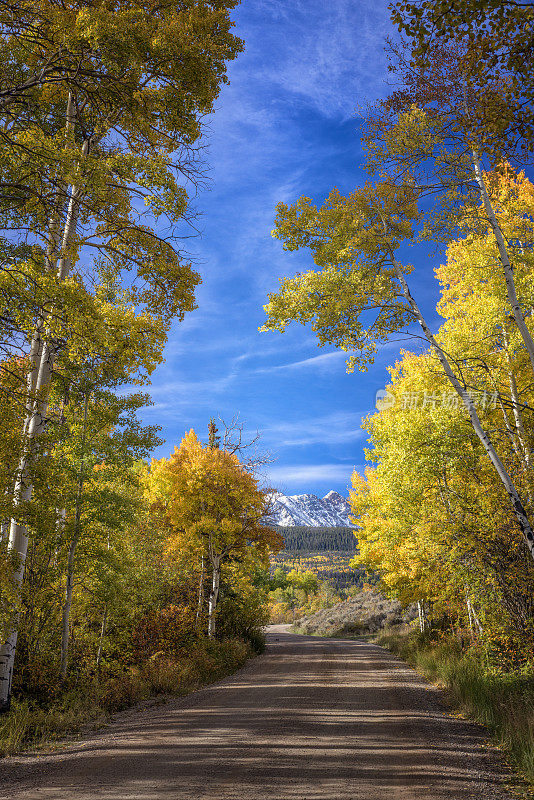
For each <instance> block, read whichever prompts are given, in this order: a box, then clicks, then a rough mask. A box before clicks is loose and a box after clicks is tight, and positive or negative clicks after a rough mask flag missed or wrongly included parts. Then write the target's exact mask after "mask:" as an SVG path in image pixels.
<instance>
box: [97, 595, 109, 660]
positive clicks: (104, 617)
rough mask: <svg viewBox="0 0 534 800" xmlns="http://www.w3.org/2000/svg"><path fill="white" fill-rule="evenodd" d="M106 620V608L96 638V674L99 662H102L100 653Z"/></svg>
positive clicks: (102, 646)
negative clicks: (98, 634)
mask: <svg viewBox="0 0 534 800" xmlns="http://www.w3.org/2000/svg"><path fill="white" fill-rule="evenodd" d="M107 619H108V610H107V608H106V610H105V611H104V614H103V616H102V625H101V626H100V636H99V637H98V650H97V652H96V669H97V672H98V669H99V667H100V661H101V660H102V651H103V649H104V636H105V633H106V623H107Z"/></svg>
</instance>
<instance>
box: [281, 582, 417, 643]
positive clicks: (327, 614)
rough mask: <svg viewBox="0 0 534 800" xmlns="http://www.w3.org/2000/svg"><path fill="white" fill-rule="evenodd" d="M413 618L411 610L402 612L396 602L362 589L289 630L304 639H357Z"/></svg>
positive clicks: (374, 591)
mask: <svg viewBox="0 0 534 800" xmlns="http://www.w3.org/2000/svg"><path fill="white" fill-rule="evenodd" d="M416 616H417V610H416V608H415V606H409V607H408V608H406V609H403V608H402V606H401V604H400V603H399V602H398V600H390V599H389V598H387V597H385V596H384V595H383V594H381V593H380V592H379V591H378V590H377V589H365V590H362V591H360V592H358V593H357V594H356V595H354V596H353V597H350V598H349V599H348V600H344V601H343V602H342V603H338V604H337V605H335V606H332V607H331V608H323V609H321V610H320V611H317V612H315V614H310V615H309V616H307V617H302V618H301V619H298V620H296V622H295V623H294V626H293V627H294V629H295V630H296V631H298V632H299V633H304V634H307V635H308V636H309V635H315V636H357V635H358V634H365V633H376V632H377V631H379V630H380V629H381V628H384V627H386V626H388V625H400V624H402V623H405V624H407V623H410V622H412V621H413V620H414V619H415V618H416Z"/></svg>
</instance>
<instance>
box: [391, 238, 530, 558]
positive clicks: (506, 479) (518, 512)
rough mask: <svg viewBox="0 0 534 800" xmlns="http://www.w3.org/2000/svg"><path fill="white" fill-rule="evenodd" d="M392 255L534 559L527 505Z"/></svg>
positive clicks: (407, 296)
mask: <svg viewBox="0 0 534 800" xmlns="http://www.w3.org/2000/svg"><path fill="white" fill-rule="evenodd" d="M390 255H391V260H392V264H393V267H394V269H395V273H396V275H397V279H398V281H399V283H400V285H401V289H402V294H403V296H404V298H405V299H406V301H407V302H408V304H409V306H410V308H411V310H412V312H413V314H414V316H415V318H416V319H417V321H418V322H419V325H420V327H421V329H422V331H423V333H424V335H425V338H426V340H427V341H428V343H429V344H430V346H431V347H432V349H433V350H434V352H435V353H436V355H437V357H438V359H439V361H440V363H441V365H442V367H443V370H444V372H445V375H446V376H447V378H448V380H449V381H450V383H451V384H452V386H453V387H454V389H455V391H456V392H457V394H458V395H459V396H460V398H461V400H462V403H463V404H464V406H465V408H466V409H467V413H468V414H469V419H470V421H471V425H472V427H473V430H474V431H475V433H476V435H477V436H478V438H479V440H480V442H481V444H482V446H483V448H484V450H485V451H486V453H487V454H488V456H489V458H490V460H491V463H492V464H493V466H494V468H495V471H496V473H497V475H498V476H499V479H500V481H501V483H502V484H503V486H504V488H505V489H506V492H507V494H508V497H509V498H510V503H511V505H512V508H513V511H514V514H515V516H516V519H517V521H518V523H519V527H520V528H521V531H522V533H523V536H524V539H525V542H526V544H527V547H528V549H529V551H530V554H531V556H532V558H534V533H533V531H532V527H531V525H530V521H529V519H528V516H527V513H526V511H525V508H524V506H523V502H522V500H521V497H520V495H519V492H518V491H517V489H516V488H515V486H514V484H513V481H512V479H511V478H510V476H509V475H508V472H507V471H506V468H505V466H504V464H503V463H502V461H501V459H500V458H499V456H498V454H497V451H496V450H495V447H494V445H493V442H492V441H491V439H490V437H489V436H488V434H487V433H486V431H485V430H484V428H483V426H482V423H481V421H480V418H479V416H478V414H477V411H476V408H475V404H474V403H473V400H472V398H471V396H470V395H469V393H468V392H467V390H466V389H464V387H463V386H462V384H461V383H460V381H459V380H458V378H457V377H456V375H455V374H454V372H453V369H452V367H451V365H450V363H449V360H448V358H447V356H446V355H445V353H444V351H443V350H442V348H441V347H440V346H439V344H438V342H437V341H436V339H435V337H434V335H433V333H432V332H431V330H430V328H429V326H428V325H427V323H426V320H425V318H424V317H423V314H422V312H421V310H420V308H419V306H418V305H417V303H416V302H415V300H414V298H413V297H412V294H411V292H410V289H409V287H408V283H407V281H406V278H405V276H404V273H403V271H402V267H401V264H400V263H399V261H397V259H396V258H395V256H394V254H393V253H392V252H391V253H390Z"/></svg>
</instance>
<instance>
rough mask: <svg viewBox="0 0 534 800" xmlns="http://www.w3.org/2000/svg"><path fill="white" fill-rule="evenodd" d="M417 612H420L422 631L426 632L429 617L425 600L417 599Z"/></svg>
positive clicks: (420, 628)
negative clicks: (427, 616) (427, 617)
mask: <svg viewBox="0 0 534 800" xmlns="http://www.w3.org/2000/svg"><path fill="white" fill-rule="evenodd" d="M417 612H418V614H419V630H420V631H421V633H424V632H425V631H426V629H427V619H426V611H425V601H424V600H418V601H417Z"/></svg>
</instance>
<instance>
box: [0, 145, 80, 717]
mask: <svg viewBox="0 0 534 800" xmlns="http://www.w3.org/2000/svg"><path fill="white" fill-rule="evenodd" d="M88 152H89V140H86V141H85V142H84V144H83V147H82V158H84V157H85V156H87V153H88ZM80 198H81V189H80V187H79V186H71V191H70V200H69V206H68V211H67V217H66V220H65V224H64V228H63V237H62V242H61V257H60V258H59V262H58V270H57V277H58V280H59V281H64V280H65V278H66V277H67V276H68V270H69V268H70V263H71V260H70V257H69V255H68V251H69V248H70V246H71V243H72V240H73V237H74V234H75V232H76V227H77V223H78V214H79V205H80ZM43 325H44V321H42V320H40V321H39V322H38V325H37V328H36V332H35V333H34V337H33V340H32V348H31V350H32V353H31V355H33V361H32V366H31V368H30V376H29V386H30V387H31V388H33V392H32V394H33V395H34V397H35V400H34V401H33V402H32V401H31V398H30V407H29V409H28V412H27V414H26V417H25V420H24V425H23V429H22V430H23V440H24V441H23V451H22V455H21V459H20V462H19V467H18V471H17V477H16V480H15V486H14V491H13V508H14V510H15V513H16V510H17V508H19V507H20V506H21V505H22V504H24V503H27V502H28V501H29V500H30V499H31V496H32V491H33V486H32V482H31V478H30V463H31V459H32V456H33V451H34V443H35V441H36V440H37V439H38V437H39V436H40V434H41V432H42V431H43V430H44V427H45V425H46V414H47V411H48V401H47V393H48V392H47V390H48V388H49V386H50V381H51V377H52V370H53V362H54V356H55V352H54V348H53V347H52V346H51V343H50V342H48V341H47V342H45V343H44V344H43V343H42V326H43ZM8 550H9V551H10V552H11V553H14V554H15V556H16V558H17V560H18V564H17V567H16V569H15V571H14V573H13V576H12V578H13V582H14V584H15V586H18V587H20V585H21V584H22V580H23V577H24V566H25V562H26V554H27V551H28V532H27V530H26V527H25V526H24V525H22V524H21V523H19V522H17V520H16V519H12V520H11V525H10V531H9V541H8ZM17 631H18V617H15V618H14V620H13V623H12V626H11V633H10V634H9V636H8V638H7V641H6V642H5V643H4V644H3V645H2V646H0V713H2V712H3V711H7V710H8V709H9V707H10V697H11V683H12V680H13V665H14V662H15V654H16V648H17Z"/></svg>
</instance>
